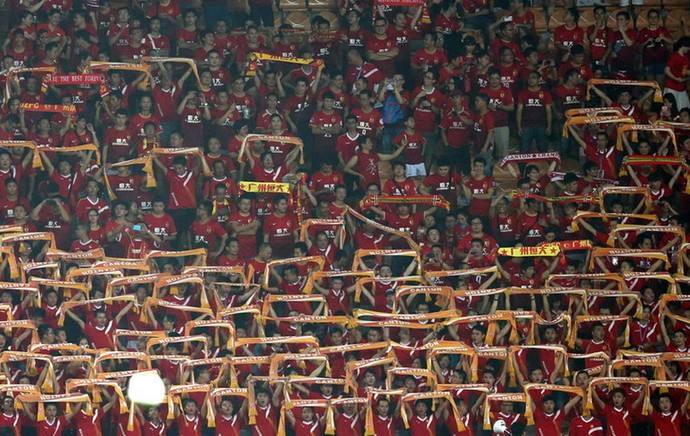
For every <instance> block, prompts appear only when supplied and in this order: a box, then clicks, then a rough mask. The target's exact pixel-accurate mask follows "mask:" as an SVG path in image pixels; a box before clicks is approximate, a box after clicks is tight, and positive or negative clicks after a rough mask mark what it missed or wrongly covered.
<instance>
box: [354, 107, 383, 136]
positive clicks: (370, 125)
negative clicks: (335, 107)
mask: <svg viewBox="0 0 690 436" xmlns="http://www.w3.org/2000/svg"><path fill="white" fill-rule="evenodd" d="M352 115H354V116H356V117H357V131H358V132H359V133H360V134H362V135H365V136H371V137H375V136H376V133H377V132H378V131H379V129H382V128H383V117H382V116H381V112H379V110H378V109H372V110H371V111H370V112H365V111H363V110H362V109H361V108H357V109H353V110H352Z"/></svg>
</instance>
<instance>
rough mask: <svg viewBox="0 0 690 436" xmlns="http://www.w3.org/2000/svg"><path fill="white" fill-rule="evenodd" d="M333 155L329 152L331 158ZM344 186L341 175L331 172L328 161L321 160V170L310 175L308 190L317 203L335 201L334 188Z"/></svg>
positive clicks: (331, 168)
mask: <svg viewBox="0 0 690 436" xmlns="http://www.w3.org/2000/svg"><path fill="white" fill-rule="evenodd" d="M332 155H333V153H332V152H331V156H332ZM342 184H344V179H343V175H342V174H340V172H338V171H334V170H333V163H332V162H331V161H330V160H326V159H324V160H322V162H321V169H320V170H319V171H317V172H315V173H314V174H312V175H311V178H310V180H309V190H310V191H311V192H312V194H313V195H314V197H316V199H317V200H318V201H323V200H325V201H328V202H331V201H333V200H335V187H336V186H338V185H342Z"/></svg>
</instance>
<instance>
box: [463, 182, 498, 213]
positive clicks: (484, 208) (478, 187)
mask: <svg viewBox="0 0 690 436" xmlns="http://www.w3.org/2000/svg"><path fill="white" fill-rule="evenodd" d="M465 186H467V189H469V190H470V192H472V194H474V195H477V194H480V195H483V194H488V193H489V190H490V189H491V188H493V187H494V186H495V183H494V179H492V178H491V177H484V178H483V179H481V180H477V179H475V178H474V177H470V179H469V180H467V182H465ZM490 206H491V199H490V198H489V199H480V198H472V200H470V205H469V208H468V210H467V212H468V213H469V214H470V215H476V216H487V215H488V214H489V208H490Z"/></svg>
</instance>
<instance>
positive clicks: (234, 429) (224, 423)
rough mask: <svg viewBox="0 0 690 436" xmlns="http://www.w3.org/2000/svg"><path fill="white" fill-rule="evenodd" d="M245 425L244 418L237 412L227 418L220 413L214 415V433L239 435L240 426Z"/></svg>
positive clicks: (231, 435) (227, 435)
mask: <svg viewBox="0 0 690 436" xmlns="http://www.w3.org/2000/svg"><path fill="white" fill-rule="evenodd" d="M244 426H245V424H244V420H243V419H242V418H241V417H240V416H238V415H237V414H235V415H232V416H231V417H229V418H226V417H224V416H223V415H221V414H220V413H219V414H217V415H216V434H217V435H222V436H240V432H241V431H242V428H243V427H244Z"/></svg>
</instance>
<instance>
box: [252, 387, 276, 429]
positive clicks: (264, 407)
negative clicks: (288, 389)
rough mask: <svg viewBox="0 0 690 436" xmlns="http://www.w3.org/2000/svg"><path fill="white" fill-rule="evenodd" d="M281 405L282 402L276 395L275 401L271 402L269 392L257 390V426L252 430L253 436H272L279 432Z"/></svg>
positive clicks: (274, 396)
mask: <svg viewBox="0 0 690 436" xmlns="http://www.w3.org/2000/svg"><path fill="white" fill-rule="evenodd" d="M278 389H280V388H278ZM276 392H278V391H276ZM279 405H280V402H279V399H278V397H277V396H276V395H273V400H272V401H271V395H270V394H269V391H266V390H263V389H260V390H259V389H257V392H256V424H254V426H253V427H254V428H252V435H253V436H265V435H272V434H276V433H277V432H278V412H279Z"/></svg>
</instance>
